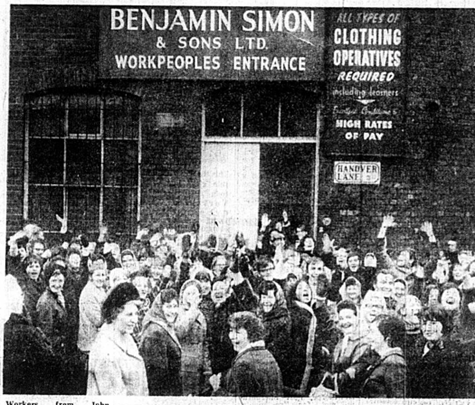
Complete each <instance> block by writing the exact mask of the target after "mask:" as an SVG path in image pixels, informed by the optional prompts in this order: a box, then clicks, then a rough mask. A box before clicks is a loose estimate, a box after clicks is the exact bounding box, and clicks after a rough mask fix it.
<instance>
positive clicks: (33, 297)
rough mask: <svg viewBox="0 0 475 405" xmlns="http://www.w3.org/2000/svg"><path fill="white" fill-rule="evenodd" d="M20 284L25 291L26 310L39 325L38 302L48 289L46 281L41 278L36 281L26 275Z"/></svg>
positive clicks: (35, 323)
mask: <svg viewBox="0 0 475 405" xmlns="http://www.w3.org/2000/svg"><path fill="white" fill-rule="evenodd" d="M19 284H20V287H21V289H22V291H23V295H24V305H25V308H26V311H27V312H28V314H29V315H30V317H31V320H32V321H33V324H34V325H35V326H36V325H38V316H37V312H36V304H37V303H38V300H39V299H40V297H41V295H42V294H43V293H44V291H45V289H46V286H45V283H44V281H43V280H42V279H41V278H40V279H39V280H38V281H35V280H32V279H31V278H29V277H24V278H23V279H22V280H21V281H20V283H19Z"/></svg>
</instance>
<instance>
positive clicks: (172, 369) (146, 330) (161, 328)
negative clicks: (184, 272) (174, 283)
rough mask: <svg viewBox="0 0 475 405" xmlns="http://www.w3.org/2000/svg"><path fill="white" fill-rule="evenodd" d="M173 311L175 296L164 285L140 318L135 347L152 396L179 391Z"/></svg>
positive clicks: (178, 353) (176, 298) (177, 355)
mask: <svg viewBox="0 0 475 405" xmlns="http://www.w3.org/2000/svg"><path fill="white" fill-rule="evenodd" d="M177 315H178V296H177V293H176V291H175V290H173V289H171V288H168V289H165V290H162V291H161V292H160V294H159V295H158V296H157V298H155V301H154V302H153V304H152V307H151V308H150V309H149V311H148V312H147V314H146V315H145V318H144V320H143V325H142V334H141V338H140V347H139V350H140V354H141V355H142V357H143V359H144V361H145V368H146V371H147V379H148V385H149V392H150V395H152V396H161V395H166V396H179V395H182V393H183V388H182V382H181V344H180V342H179V340H178V337H177V335H176V333H175V322H176V318H177Z"/></svg>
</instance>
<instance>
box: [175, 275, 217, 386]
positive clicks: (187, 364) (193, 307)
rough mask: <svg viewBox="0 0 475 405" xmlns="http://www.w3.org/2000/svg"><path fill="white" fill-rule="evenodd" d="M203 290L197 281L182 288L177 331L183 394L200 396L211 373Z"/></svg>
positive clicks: (191, 281)
mask: <svg viewBox="0 0 475 405" xmlns="http://www.w3.org/2000/svg"><path fill="white" fill-rule="evenodd" d="M201 292H202V290H201V284H200V282H199V281H197V280H188V281H186V282H185V283H184V284H183V286H182V287H181V291H180V306H179V309H178V317H177V321H176V331H177V336H178V339H179V340H180V343H181V347H182V357H181V373H182V382H183V395H200V394H201V393H202V392H203V391H204V390H205V388H206V385H207V380H208V378H209V376H210V375H211V367H210V365H209V354H208V344H207V341H206V331H207V324H206V319H205V317H204V315H203V313H202V312H201V311H200V310H199V304H200V303H201V298H202V296H201Z"/></svg>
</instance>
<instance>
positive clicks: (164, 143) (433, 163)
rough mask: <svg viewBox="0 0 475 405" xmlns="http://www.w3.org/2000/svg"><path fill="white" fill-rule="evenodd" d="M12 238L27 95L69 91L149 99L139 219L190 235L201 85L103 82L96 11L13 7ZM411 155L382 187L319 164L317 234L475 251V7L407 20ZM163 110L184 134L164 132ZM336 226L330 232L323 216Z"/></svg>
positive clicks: (393, 167)
mask: <svg viewBox="0 0 475 405" xmlns="http://www.w3.org/2000/svg"><path fill="white" fill-rule="evenodd" d="M11 10H12V12H11V38H12V41H11V50H10V51H11V55H10V83H11V84H10V113H9V139H8V170H7V171H8V196H7V211H8V212H7V226H8V229H7V231H8V232H9V233H11V232H13V231H14V230H16V229H18V227H19V226H20V224H21V219H22V202H23V144H24V141H23V137H24V114H23V96H24V94H25V93H30V92H34V91H37V90H42V89H47V88H55V87H65V86H88V87H90V86H96V87H110V88H114V89H122V90H125V91H128V92H130V93H133V94H137V95H139V96H140V97H142V106H143V115H142V116H143V123H142V132H143V159H142V190H143V191H142V196H141V198H142V222H143V223H144V224H148V223H155V222H159V223H162V224H164V225H165V224H170V225H173V226H176V227H177V228H178V230H185V229H189V226H190V224H193V223H197V222H198V207H199V185H200V184H199V173H200V153H201V144H200V125H201V118H200V114H201V99H202V96H203V94H204V91H205V88H206V86H208V85H209V84H210V83H206V82H200V83H195V82H178V81H176V82H175V81H169V82H163V81H156V82H155V81H147V82H140V81H132V80H129V81H120V82H118V81H111V82H108V81H103V80H102V81H100V80H98V78H97V69H98V65H97V64H98V49H99V46H98V45H99V43H98V38H99V12H98V11H99V10H98V8H94V7H82V6H81V7H74V6H72V7H54V6H34V7H32V6H13V7H12V8H11ZM406 35H407V44H408V45H407V76H406V77H407V87H406V100H405V107H406V114H405V130H406V135H407V140H408V145H407V148H408V149H407V155H406V156H404V157H401V158H391V159H389V158H383V159H382V160H381V162H382V178H381V185H380V186H377V187H372V186H361V187H354V186H344V185H335V184H333V183H332V174H333V173H332V172H333V160H334V159H333V158H330V157H327V156H322V157H321V168H320V169H321V170H320V189H319V225H320V226H321V227H322V228H323V229H322V230H325V231H328V232H330V233H331V234H332V235H333V236H334V237H336V239H337V241H338V242H341V243H344V244H353V245H359V246H360V247H361V248H363V249H365V248H367V247H369V246H371V242H372V240H374V238H375V235H376V233H377V230H378V228H379V225H380V222H381V219H382V216H383V215H384V214H386V213H392V214H393V215H395V216H396V219H397V222H398V223H399V224H400V226H399V227H397V228H396V229H394V230H393V238H392V239H393V242H394V243H393V245H394V247H399V246H403V245H406V244H410V243H411V241H415V242H416V244H417V243H419V241H420V236H419V233H418V227H419V226H420V224H421V222H422V221H424V220H431V221H433V222H434V226H435V230H436V234H437V235H438V236H439V237H440V238H443V237H444V236H446V235H448V234H451V233H454V232H457V233H458V234H459V235H460V238H461V241H462V243H463V244H466V245H467V246H468V247H469V248H471V249H474V250H475V243H474V242H473V240H474V238H473V236H474V233H475V220H474V215H475V210H474V209H473V207H474V204H473V201H475V192H474V191H473V185H474V184H475V159H474V157H473V155H474V154H473V151H474V149H475V143H474V135H475V134H474V131H475V114H474V112H475V94H474V92H475V90H474V89H475V72H474V64H475V47H474V46H473V43H475V10H470V9H464V10H450V9H444V10H428V9H417V10H408V12H407V34H406ZM157 113H173V114H178V115H182V116H183V119H184V124H185V125H184V126H182V127H174V128H164V127H157V125H156V114H157ZM326 216H328V217H330V218H331V219H332V223H331V225H330V226H327V227H324V226H323V225H322V219H323V218H324V217H326Z"/></svg>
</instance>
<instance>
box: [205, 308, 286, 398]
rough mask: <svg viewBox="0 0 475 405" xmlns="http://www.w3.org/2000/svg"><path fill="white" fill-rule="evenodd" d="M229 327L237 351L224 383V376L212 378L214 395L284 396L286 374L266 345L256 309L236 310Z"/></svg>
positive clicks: (230, 318)
mask: <svg viewBox="0 0 475 405" xmlns="http://www.w3.org/2000/svg"><path fill="white" fill-rule="evenodd" d="M229 326H230V327H229V338H230V340H231V342H232V344H233V347H234V351H235V352H236V353H237V354H236V357H235V358H234V360H233V363H232V366H231V369H230V370H229V372H228V373H227V375H226V378H225V381H224V384H223V385H222V386H221V378H220V376H218V375H214V376H213V377H211V379H210V383H211V385H212V386H213V391H214V395H229V396H239V397H279V396H282V394H283V389H282V375H281V372H280V370H279V366H278V365H277V362H276V361H275V359H274V357H273V356H272V354H271V353H270V352H269V351H268V350H267V349H266V348H265V344H264V340H263V339H264V325H263V324H262V322H261V320H260V319H259V318H258V317H257V315H256V314H254V313H253V312H249V311H242V312H236V313H234V314H232V315H231V316H230V317H229Z"/></svg>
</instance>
